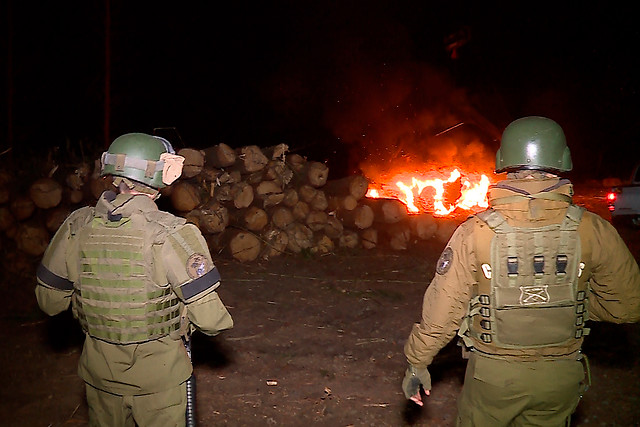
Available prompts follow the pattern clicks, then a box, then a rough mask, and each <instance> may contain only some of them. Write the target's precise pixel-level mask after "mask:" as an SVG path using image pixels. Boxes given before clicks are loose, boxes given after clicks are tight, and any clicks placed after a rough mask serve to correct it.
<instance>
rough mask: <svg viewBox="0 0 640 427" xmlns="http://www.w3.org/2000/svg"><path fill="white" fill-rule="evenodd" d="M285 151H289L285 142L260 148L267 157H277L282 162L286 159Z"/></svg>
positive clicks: (270, 158)
mask: <svg viewBox="0 0 640 427" xmlns="http://www.w3.org/2000/svg"><path fill="white" fill-rule="evenodd" d="M287 151H289V146H288V145H287V144H277V145H273V146H271V147H265V148H263V149H262V153H263V154H264V155H265V157H266V158H267V159H269V160H273V159H279V160H280V161H282V162H284V161H285V159H286V156H287Z"/></svg>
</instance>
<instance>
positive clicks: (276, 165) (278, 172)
mask: <svg viewBox="0 0 640 427" xmlns="http://www.w3.org/2000/svg"><path fill="white" fill-rule="evenodd" d="M262 178H263V179H265V180H273V181H277V182H279V183H280V185H281V186H282V187H285V186H286V185H288V184H289V183H290V182H291V179H292V178H293V171H292V170H291V168H290V167H289V166H287V164H286V163H285V162H284V161H282V160H280V159H272V160H269V163H267V166H266V167H265V170H264V174H263V176H262Z"/></svg>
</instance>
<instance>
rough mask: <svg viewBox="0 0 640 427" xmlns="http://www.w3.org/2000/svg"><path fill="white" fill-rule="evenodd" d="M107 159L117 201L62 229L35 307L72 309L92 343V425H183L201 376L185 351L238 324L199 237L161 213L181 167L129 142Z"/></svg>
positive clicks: (110, 198) (145, 139)
mask: <svg viewBox="0 0 640 427" xmlns="http://www.w3.org/2000/svg"><path fill="white" fill-rule="evenodd" d="M101 160H102V171H101V174H102V175H103V176H105V175H111V176H112V177H113V183H114V185H115V187H116V188H115V190H116V191H105V192H104V193H103V194H102V195H101V196H100V199H99V200H98V202H97V204H96V206H95V207H89V206H87V207H83V208H80V209H78V210H76V211H74V212H73V213H71V215H69V217H68V218H67V219H66V220H65V222H64V223H63V224H62V226H61V227H60V228H59V229H58V231H57V232H56V234H55V236H54V237H53V239H52V240H51V243H50V244H49V247H48V248H47V250H46V251H45V253H44V255H43V258H42V261H41V263H40V265H39V267H38V270H37V273H36V276H37V286H36V289H35V292H36V297H37V300H38V304H39V306H40V308H41V309H42V310H43V311H44V312H45V313H47V314H48V315H51V316H53V315H56V314H58V313H61V312H62V311H65V310H67V309H68V308H69V306H71V308H72V311H73V314H74V317H75V318H77V320H78V321H79V322H80V325H81V327H82V329H83V331H84V332H85V342H84V348H83V351H82V355H81V357H80V361H79V367H78V372H79V375H80V377H82V379H83V380H84V381H85V383H86V386H85V389H86V395H87V402H88V405H89V424H90V425H92V426H98V425H100V426H105V425H109V426H120V425H134V423H135V424H136V425H139V426H168V425H175V426H180V425H185V424H186V421H187V420H186V418H185V416H186V409H187V407H186V402H187V384H188V383H187V381H188V379H189V378H190V377H191V375H192V371H193V367H192V364H191V361H190V358H189V355H188V353H187V349H186V348H185V346H184V345H183V343H182V340H183V339H184V337H188V336H189V335H190V333H191V332H193V331H194V330H196V329H197V330H200V331H202V332H203V333H205V334H208V335H216V334H218V333H219V332H221V331H223V330H225V329H229V328H231V327H232V326H233V320H232V318H231V315H230V314H229V312H228V311H227V309H226V308H225V306H224V305H223V304H222V301H221V300H220V297H219V296H218V293H217V288H218V286H219V285H220V274H219V272H218V270H217V268H216V267H215V265H214V264H213V260H212V258H211V254H210V252H209V249H208V247H207V244H206V242H205V240H204V237H203V236H202V234H201V233H200V231H199V230H198V228H196V226H194V225H193V224H188V223H186V221H185V220H184V219H183V218H180V217H177V216H174V215H172V214H171V213H168V212H163V211H160V210H159V209H158V207H157V205H156V204H155V202H154V200H155V199H156V198H157V197H158V195H159V190H160V189H161V188H163V187H165V186H167V185H171V183H173V182H174V181H175V180H176V179H178V177H179V176H180V174H181V171H182V163H183V161H184V159H183V158H182V157H181V156H178V155H176V154H175V153H174V150H173V148H172V147H171V144H170V143H169V142H168V141H167V140H165V139H163V138H159V137H156V136H151V135H146V134H143V133H130V134H125V135H122V136H120V137H119V138H117V139H115V140H114V141H113V143H112V144H111V145H110V147H109V149H108V150H107V151H106V152H105V153H103V155H102V159H101Z"/></svg>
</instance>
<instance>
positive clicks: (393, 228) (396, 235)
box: [384, 222, 411, 251]
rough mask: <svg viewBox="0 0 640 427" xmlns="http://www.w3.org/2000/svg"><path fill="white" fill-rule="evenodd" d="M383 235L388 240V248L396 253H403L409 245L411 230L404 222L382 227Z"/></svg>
mask: <svg viewBox="0 0 640 427" xmlns="http://www.w3.org/2000/svg"><path fill="white" fill-rule="evenodd" d="M384 233H385V234H386V235H387V237H388V238H389V246H390V247H391V249H393V250H396V251H404V250H406V249H408V248H409V245H410V243H411V228H410V227H409V224H407V223H406V222H399V223H395V224H389V225H388V226H386V227H384Z"/></svg>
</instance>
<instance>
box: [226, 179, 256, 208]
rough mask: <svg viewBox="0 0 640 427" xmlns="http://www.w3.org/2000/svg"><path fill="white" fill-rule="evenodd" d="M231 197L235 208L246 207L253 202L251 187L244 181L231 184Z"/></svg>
mask: <svg viewBox="0 0 640 427" xmlns="http://www.w3.org/2000/svg"><path fill="white" fill-rule="evenodd" d="M231 198H232V200H233V206H234V207H235V208H236V209H242V208H246V207H248V206H249V205H251V203H253V198H254V193H253V187H252V186H251V185H249V184H247V183H246V182H238V183H235V184H233V185H232V186H231Z"/></svg>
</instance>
